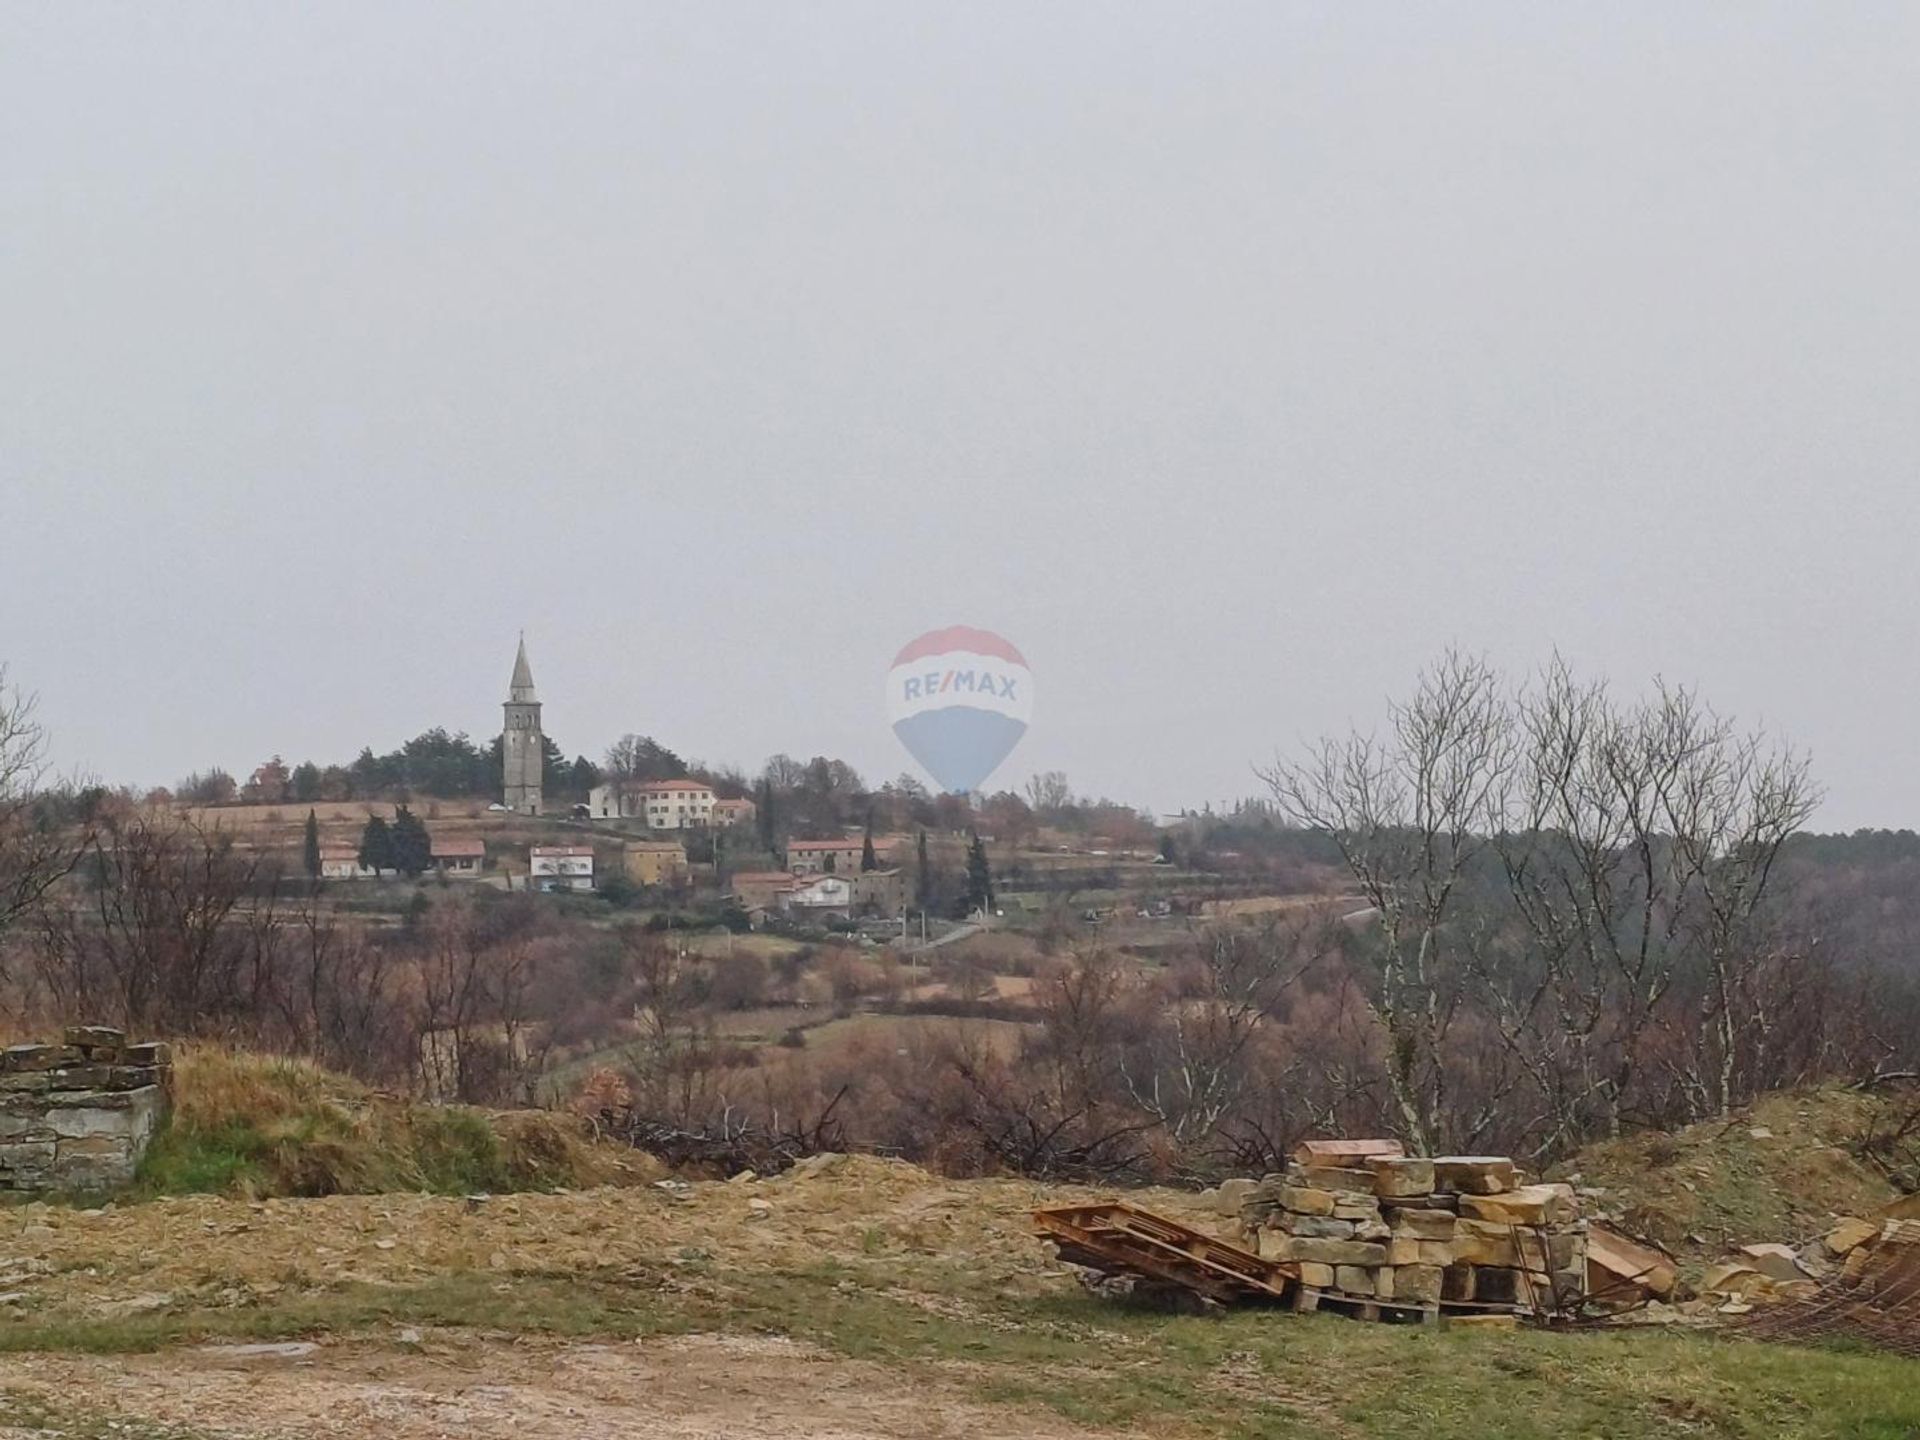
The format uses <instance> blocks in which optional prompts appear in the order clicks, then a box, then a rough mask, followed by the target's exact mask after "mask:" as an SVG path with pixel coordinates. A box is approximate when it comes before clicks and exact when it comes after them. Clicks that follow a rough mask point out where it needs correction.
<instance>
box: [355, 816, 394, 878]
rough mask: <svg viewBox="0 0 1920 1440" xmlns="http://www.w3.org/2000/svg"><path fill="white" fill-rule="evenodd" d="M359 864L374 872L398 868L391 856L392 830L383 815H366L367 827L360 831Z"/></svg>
mask: <svg viewBox="0 0 1920 1440" xmlns="http://www.w3.org/2000/svg"><path fill="white" fill-rule="evenodd" d="M360 864H361V866H362V868H364V869H367V870H372V871H376V872H378V871H381V870H396V869H398V868H399V866H397V865H396V864H395V863H394V858H393V831H392V830H391V829H390V828H389V827H388V825H387V822H386V819H385V818H384V817H383V816H379V815H369V816H368V817H367V828H366V829H364V830H362V831H361V832H360Z"/></svg>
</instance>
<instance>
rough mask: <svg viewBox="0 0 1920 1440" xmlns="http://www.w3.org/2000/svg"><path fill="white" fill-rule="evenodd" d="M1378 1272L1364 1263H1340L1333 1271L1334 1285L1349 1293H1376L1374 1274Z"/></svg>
mask: <svg viewBox="0 0 1920 1440" xmlns="http://www.w3.org/2000/svg"><path fill="white" fill-rule="evenodd" d="M1377 1273H1378V1272H1377V1271H1375V1270H1372V1269H1369V1268H1367V1267H1366V1266H1364V1265H1338V1266H1335V1267H1334V1271H1333V1286H1334V1289H1336V1290H1344V1291H1346V1292H1347V1294H1349V1295H1374V1294H1377V1293H1378V1291H1377V1290H1376V1289H1375V1286H1374V1278H1373V1277H1374V1276H1375V1274H1377Z"/></svg>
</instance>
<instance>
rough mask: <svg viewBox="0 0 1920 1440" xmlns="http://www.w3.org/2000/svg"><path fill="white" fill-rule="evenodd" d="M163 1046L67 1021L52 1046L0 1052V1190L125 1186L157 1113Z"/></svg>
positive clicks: (166, 1077) (164, 1090)
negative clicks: (134, 1042)
mask: <svg viewBox="0 0 1920 1440" xmlns="http://www.w3.org/2000/svg"><path fill="white" fill-rule="evenodd" d="M172 1081H173V1067H172V1062H171V1057H170V1056H169V1055H168V1053H167V1047H166V1046H165V1045H163V1044H157V1043H148V1044H137V1045H130V1044H128V1043H127V1037H126V1036H125V1035H124V1034H123V1033H122V1032H120V1031H118V1030H109V1029H107V1028H106V1027H105V1026H102V1025H76V1026H73V1027H72V1028H70V1029H69V1030H67V1031H66V1033H65V1034H64V1035H62V1036H61V1040H60V1043H59V1044H57V1045H14V1046H10V1047H8V1048H7V1049H5V1050H3V1051H0V1190H31V1191H39V1190H52V1191H69V1190H107V1189H112V1188H114V1187H116V1186H121V1185H126V1184H129V1183H130V1182H131V1181H132V1180H133V1175H134V1171H135V1170H136V1169H137V1168H138V1167H139V1164H140V1157H141V1156H142V1155H143V1154H145V1153H146V1149H147V1142H148V1141H149V1140H151V1139H152V1138H153V1133H154V1131H155V1129H156V1128H158V1126H159V1124H160V1122H161V1120H162V1119H163V1118H164V1117H165V1115H166V1113H167V1106H168V1100H169V1096H170V1094H171V1090H172Z"/></svg>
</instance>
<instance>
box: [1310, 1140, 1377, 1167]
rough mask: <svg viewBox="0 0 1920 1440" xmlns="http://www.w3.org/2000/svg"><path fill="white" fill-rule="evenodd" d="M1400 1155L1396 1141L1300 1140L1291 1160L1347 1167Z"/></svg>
mask: <svg viewBox="0 0 1920 1440" xmlns="http://www.w3.org/2000/svg"><path fill="white" fill-rule="evenodd" d="M1401 1153H1403V1152H1402V1150H1401V1147H1400V1142H1399V1141H1398V1140H1302V1141H1301V1142H1300V1143H1299V1144H1298V1145H1296V1146H1294V1147H1293V1158H1294V1159H1295V1160H1297V1161H1299V1162H1300V1163H1301V1164H1302V1165H1332V1166H1348V1165H1355V1164H1358V1163H1361V1162H1364V1161H1365V1160H1367V1159H1368V1158H1369V1157H1371V1156H1374V1155H1399V1154H1401Z"/></svg>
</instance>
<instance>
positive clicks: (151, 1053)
mask: <svg viewBox="0 0 1920 1440" xmlns="http://www.w3.org/2000/svg"><path fill="white" fill-rule="evenodd" d="M121 1058H122V1059H123V1060H124V1061H125V1062H126V1063H127V1064H129V1065H171V1064H172V1063H173V1048H172V1047H171V1046H170V1045H168V1044H167V1042H166V1041H164V1040H146V1041H142V1042H141V1043H140V1044H138V1045H129V1046H127V1047H126V1049H125V1050H123V1051H121Z"/></svg>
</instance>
